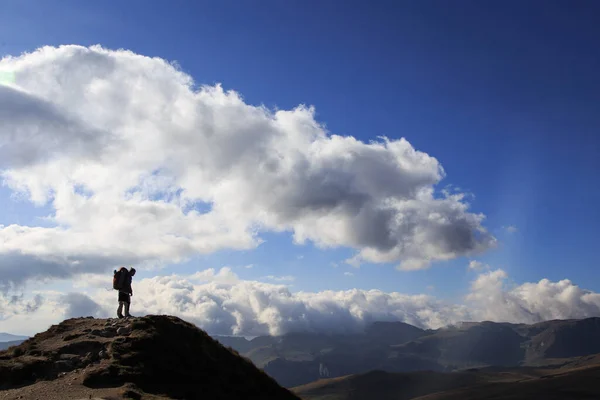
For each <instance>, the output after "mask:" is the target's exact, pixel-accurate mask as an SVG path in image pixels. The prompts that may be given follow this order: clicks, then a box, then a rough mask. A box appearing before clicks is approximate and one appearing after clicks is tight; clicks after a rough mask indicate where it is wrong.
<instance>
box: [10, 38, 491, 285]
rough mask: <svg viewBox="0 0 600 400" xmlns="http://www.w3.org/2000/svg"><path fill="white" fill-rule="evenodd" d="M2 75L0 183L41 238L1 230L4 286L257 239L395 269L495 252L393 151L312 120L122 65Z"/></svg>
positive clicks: (475, 225)
mask: <svg viewBox="0 0 600 400" xmlns="http://www.w3.org/2000/svg"><path fill="white" fill-rule="evenodd" d="M0 70H1V71H5V72H6V71H8V72H10V73H11V77H12V76H14V80H13V79H12V78H11V83H10V84H9V85H6V82H5V85H4V86H0V119H1V120H2V124H1V125H0V173H1V176H2V177H3V178H4V182H5V184H6V185H7V186H8V187H9V188H10V189H11V190H13V191H15V192H19V193H22V194H23V195H25V196H27V198H28V199H29V200H31V201H32V202H34V203H35V204H38V205H43V204H48V205H50V206H51V207H52V209H53V214H52V216H51V218H50V220H49V221H50V222H51V223H53V225H54V226H51V227H47V226H20V225H8V226H0V265H2V266H1V267H0V271H1V274H0V276H1V278H0V284H2V285H15V284H17V285H19V284H22V283H23V282H25V281H26V280H27V279H32V278H51V277H63V278H64V277H69V276H71V275H73V274H79V273H96V272H106V271H107V270H110V269H111V268H114V267H116V266H117V265H121V264H126V265H139V266H143V265H146V266H156V265H160V264H163V263H176V262H180V261H183V260H185V259H187V258H189V257H191V256H192V255H194V254H198V253H210V252H214V251H216V250H219V249H252V248H254V247H256V246H257V245H258V244H260V243H261V237H260V234H261V232H265V231H274V232H282V231H289V232H292V233H293V235H294V240H295V241H296V242H297V243H303V242H305V241H307V240H310V241H312V242H314V243H315V244H316V245H317V246H320V247H338V246H343V247H350V248H354V249H356V251H357V255H356V256H355V257H354V260H355V261H356V262H357V263H360V262H377V263H378V262H396V263H400V264H399V265H400V268H402V269H417V268H426V267H427V266H428V265H429V264H430V263H431V262H433V261H438V260H447V259H451V258H455V257H458V256H463V255H469V254H472V253H476V252H478V251H482V250H485V249H487V248H489V247H490V246H493V245H494V243H495V239H494V238H493V237H492V236H491V235H490V234H489V233H488V232H487V231H486V230H485V229H484V228H483V226H482V221H483V219H484V216H483V215H482V214H474V213H471V212H469V210H468V207H469V205H468V203H467V202H466V201H465V198H464V195H462V194H460V193H455V194H450V193H448V192H445V193H442V195H441V196H439V195H437V194H436V193H435V191H434V186H435V185H436V184H437V183H438V182H439V181H440V180H441V179H442V178H443V177H444V175H445V174H444V171H443V168H442V166H441V165H440V163H439V162H438V161H437V160H436V159H435V158H434V157H431V156H429V155H428V154H426V153H423V152H420V151H417V150H415V149H414V148H413V147H412V146H411V144H410V143H409V142H408V141H407V140H405V139H398V140H388V139H386V138H382V139H381V140H380V141H378V142H371V143H364V142H361V141H359V140H357V139H355V138H353V137H347V136H338V135H332V134H329V133H328V132H326V131H325V129H324V128H323V127H322V126H321V125H320V124H319V123H318V122H317V121H316V120H315V117H314V115H315V112H314V110H313V109H312V108H310V107H305V106H298V107H297V108H294V109H291V110H277V111H272V110H268V109H266V108H264V107H262V106H252V105H249V104H246V103H245V102H244V101H243V99H242V98H241V96H240V95H239V94H238V93H236V92H233V91H224V90H223V89H222V88H221V87H220V86H214V87H211V86H204V87H200V88H197V87H196V86H195V83H194V82H193V80H192V78H191V77H190V76H188V75H186V74H185V73H183V72H181V71H180V70H178V69H177V68H175V67H174V66H173V65H171V64H169V63H168V62H166V61H164V60H162V59H159V58H149V57H144V56H141V55H137V54H134V53H132V52H129V51H110V50H106V49H102V48H100V47H90V48H85V47H79V46H61V47H59V48H53V47H44V48H41V49H39V50H37V51H35V52H33V53H29V54H24V55H21V56H18V57H6V58H4V59H2V60H1V61H0ZM5 260H8V261H7V262H5ZM6 265H8V266H6ZM23 265H26V266H27V267H26V268H21V266H23ZM15 266H19V269H15ZM23 270H26V271H23Z"/></svg>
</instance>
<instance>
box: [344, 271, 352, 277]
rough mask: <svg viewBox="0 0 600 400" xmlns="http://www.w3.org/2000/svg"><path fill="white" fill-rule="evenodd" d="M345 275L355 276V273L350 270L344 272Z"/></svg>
mask: <svg viewBox="0 0 600 400" xmlns="http://www.w3.org/2000/svg"><path fill="white" fill-rule="evenodd" d="M344 275H345V276H354V274H353V273H352V272H348V271H346V272H344Z"/></svg>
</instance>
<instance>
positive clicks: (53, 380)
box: [0, 316, 297, 400]
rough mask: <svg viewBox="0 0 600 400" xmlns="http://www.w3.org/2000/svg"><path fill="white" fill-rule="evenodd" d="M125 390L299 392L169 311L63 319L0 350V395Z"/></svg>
mask: <svg viewBox="0 0 600 400" xmlns="http://www.w3.org/2000/svg"><path fill="white" fill-rule="evenodd" d="M19 396H20V397H19ZM111 396H112V397H111ZM115 396H116V397H115ZM123 396H125V397H127V396H128V397H130V398H144V399H145V398H148V399H158V398H160V399H170V398H188V399H191V398H211V399H231V398H245V399H264V398H269V399H290V400H291V399H296V398H297V397H296V396H295V395H293V394H292V393H291V392H289V391H288V390H286V389H284V388H282V387H280V386H279V385H278V384H277V383H276V382H275V381H274V380H273V379H272V378H270V377H269V376H267V375H266V374H265V373H264V372H262V371H261V370H259V369H258V368H256V367H255V366H254V365H253V364H252V363H251V362H250V361H249V360H247V359H244V358H243V357H241V356H239V355H238V354H237V353H236V352H234V351H231V350H229V349H228V348H226V347H224V346H222V345H221V344H219V343H218V342H216V341H215V340H213V339H212V338H210V337H209V336H208V335H207V334H206V333H205V332H204V331H202V330H200V329H198V328H197V327H195V326H194V325H192V324H189V323H187V322H184V321H182V320H181V319H179V318H176V317H170V316H147V317H142V318H133V319H129V320H105V319H93V318H91V317H88V318H76V319H69V320H66V321H64V322H62V323H60V324H58V325H53V326H52V327H50V329H48V330H47V331H46V332H43V333H39V334H37V335H35V336H34V337H32V338H30V339H28V340H26V341H25V342H23V343H22V344H20V345H18V346H14V347H11V348H10V349H8V350H6V351H3V352H0V397H3V398H4V397H6V398H19V399H41V398H43V399H47V400H54V399H56V400H58V399H70V398H92V397H98V398H100V397H102V398H122V397H123Z"/></svg>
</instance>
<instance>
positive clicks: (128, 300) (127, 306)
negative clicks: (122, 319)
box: [124, 295, 131, 317]
mask: <svg viewBox="0 0 600 400" xmlns="http://www.w3.org/2000/svg"><path fill="white" fill-rule="evenodd" d="M124 303H125V316H126V317H131V314H129V306H130V305H131V296H129V295H127V301H125V302H124Z"/></svg>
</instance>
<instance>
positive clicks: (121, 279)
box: [113, 267, 129, 290]
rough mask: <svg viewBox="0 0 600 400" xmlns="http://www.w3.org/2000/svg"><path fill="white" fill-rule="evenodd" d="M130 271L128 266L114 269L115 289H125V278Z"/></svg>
mask: <svg viewBox="0 0 600 400" xmlns="http://www.w3.org/2000/svg"><path fill="white" fill-rule="evenodd" d="M128 273H129V271H127V268H125V267H121V268H120V269H119V270H118V271H116V270H115V271H114V275H113V289H115V290H121V289H123V286H124V285H125V279H126V278H127V274H128Z"/></svg>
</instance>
